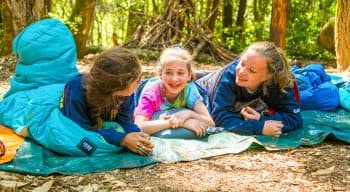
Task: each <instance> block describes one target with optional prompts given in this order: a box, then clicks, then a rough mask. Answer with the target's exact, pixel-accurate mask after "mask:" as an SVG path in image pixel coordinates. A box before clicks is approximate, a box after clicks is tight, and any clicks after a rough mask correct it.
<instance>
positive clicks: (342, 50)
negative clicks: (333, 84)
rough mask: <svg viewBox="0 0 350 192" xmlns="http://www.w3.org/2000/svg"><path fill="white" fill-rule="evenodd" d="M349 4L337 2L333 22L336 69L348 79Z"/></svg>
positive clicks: (345, 0)
mask: <svg viewBox="0 0 350 192" xmlns="http://www.w3.org/2000/svg"><path fill="white" fill-rule="evenodd" d="M349 10H350V2H349V1H348V0H338V2H337V11H336V20H335V23H336V24H335V51H336V57H337V68H338V70H339V72H340V73H343V75H345V76H348V77H350V36H349V34H350V12H349Z"/></svg>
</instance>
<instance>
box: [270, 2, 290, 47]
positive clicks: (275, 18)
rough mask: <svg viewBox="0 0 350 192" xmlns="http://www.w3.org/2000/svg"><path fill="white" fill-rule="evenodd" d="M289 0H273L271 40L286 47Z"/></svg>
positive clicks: (279, 45)
mask: <svg viewBox="0 0 350 192" xmlns="http://www.w3.org/2000/svg"><path fill="white" fill-rule="evenodd" d="M287 12H288V0H273V1H272V13H271V24H270V41H272V42H274V43H275V44H276V45H277V46H278V47H280V48H282V49H284V47H285V45H286V31H287V28H286V26H287Z"/></svg>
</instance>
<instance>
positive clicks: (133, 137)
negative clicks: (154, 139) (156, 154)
mask: <svg viewBox="0 0 350 192" xmlns="http://www.w3.org/2000/svg"><path fill="white" fill-rule="evenodd" d="M120 144H121V146H124V147H126V148H128V149H129V150H130V151H132V152H134V153H138V154H140V155H148V154H149V153H151V152H152V150H153V147H154V146H153V144H152V143H151V141H150V137H149V135H148V134H146V133H142V132H131V133H128V134H127V135H126V136H125V137H124V138H123V140H122V141H121V143H120Z"/></svg>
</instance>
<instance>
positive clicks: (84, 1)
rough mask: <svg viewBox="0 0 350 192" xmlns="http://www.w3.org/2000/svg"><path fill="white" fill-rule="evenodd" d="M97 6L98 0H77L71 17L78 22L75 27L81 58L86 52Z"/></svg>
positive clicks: (75, 36) (75, 37)
mask: <svg viewBox="0 0 350 192" xmlns="http://www.w3.org/2000/svg"><path fill="white" fill-rule="evenodd" d="M95 6H96V0H77V1H76V3H75V6H74V9H73V12H72V15H71V17H70V19H69V20H70V21H71V22H74V23H75V24H76V28H75V29H74V39H75V43H76V45H77V50H78V57H79V58H82V57H83V56H84V53H85V49H86V43H87V40H88V38H89V34H90V28H91V25H92V18H93V15H94V11H95Z"/></svg>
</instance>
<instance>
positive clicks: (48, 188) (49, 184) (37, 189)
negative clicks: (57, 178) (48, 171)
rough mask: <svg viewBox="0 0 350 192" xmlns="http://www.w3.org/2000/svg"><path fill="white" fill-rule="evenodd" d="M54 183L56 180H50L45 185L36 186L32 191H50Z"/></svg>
mask: <svg viewBox="0 0 350 192" xmlns="http://www.w3.org/2000/svg"><path fill="white" fill-rule="evenodd" d="M53 183H54V180H50V181H48V182H46V183H44V184H43V185H41V186H39V187H37V188H35V189H34V190H33V191H32V192H46V191H49V190H50V189H51V187H52V185H53Z"/></svg>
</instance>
